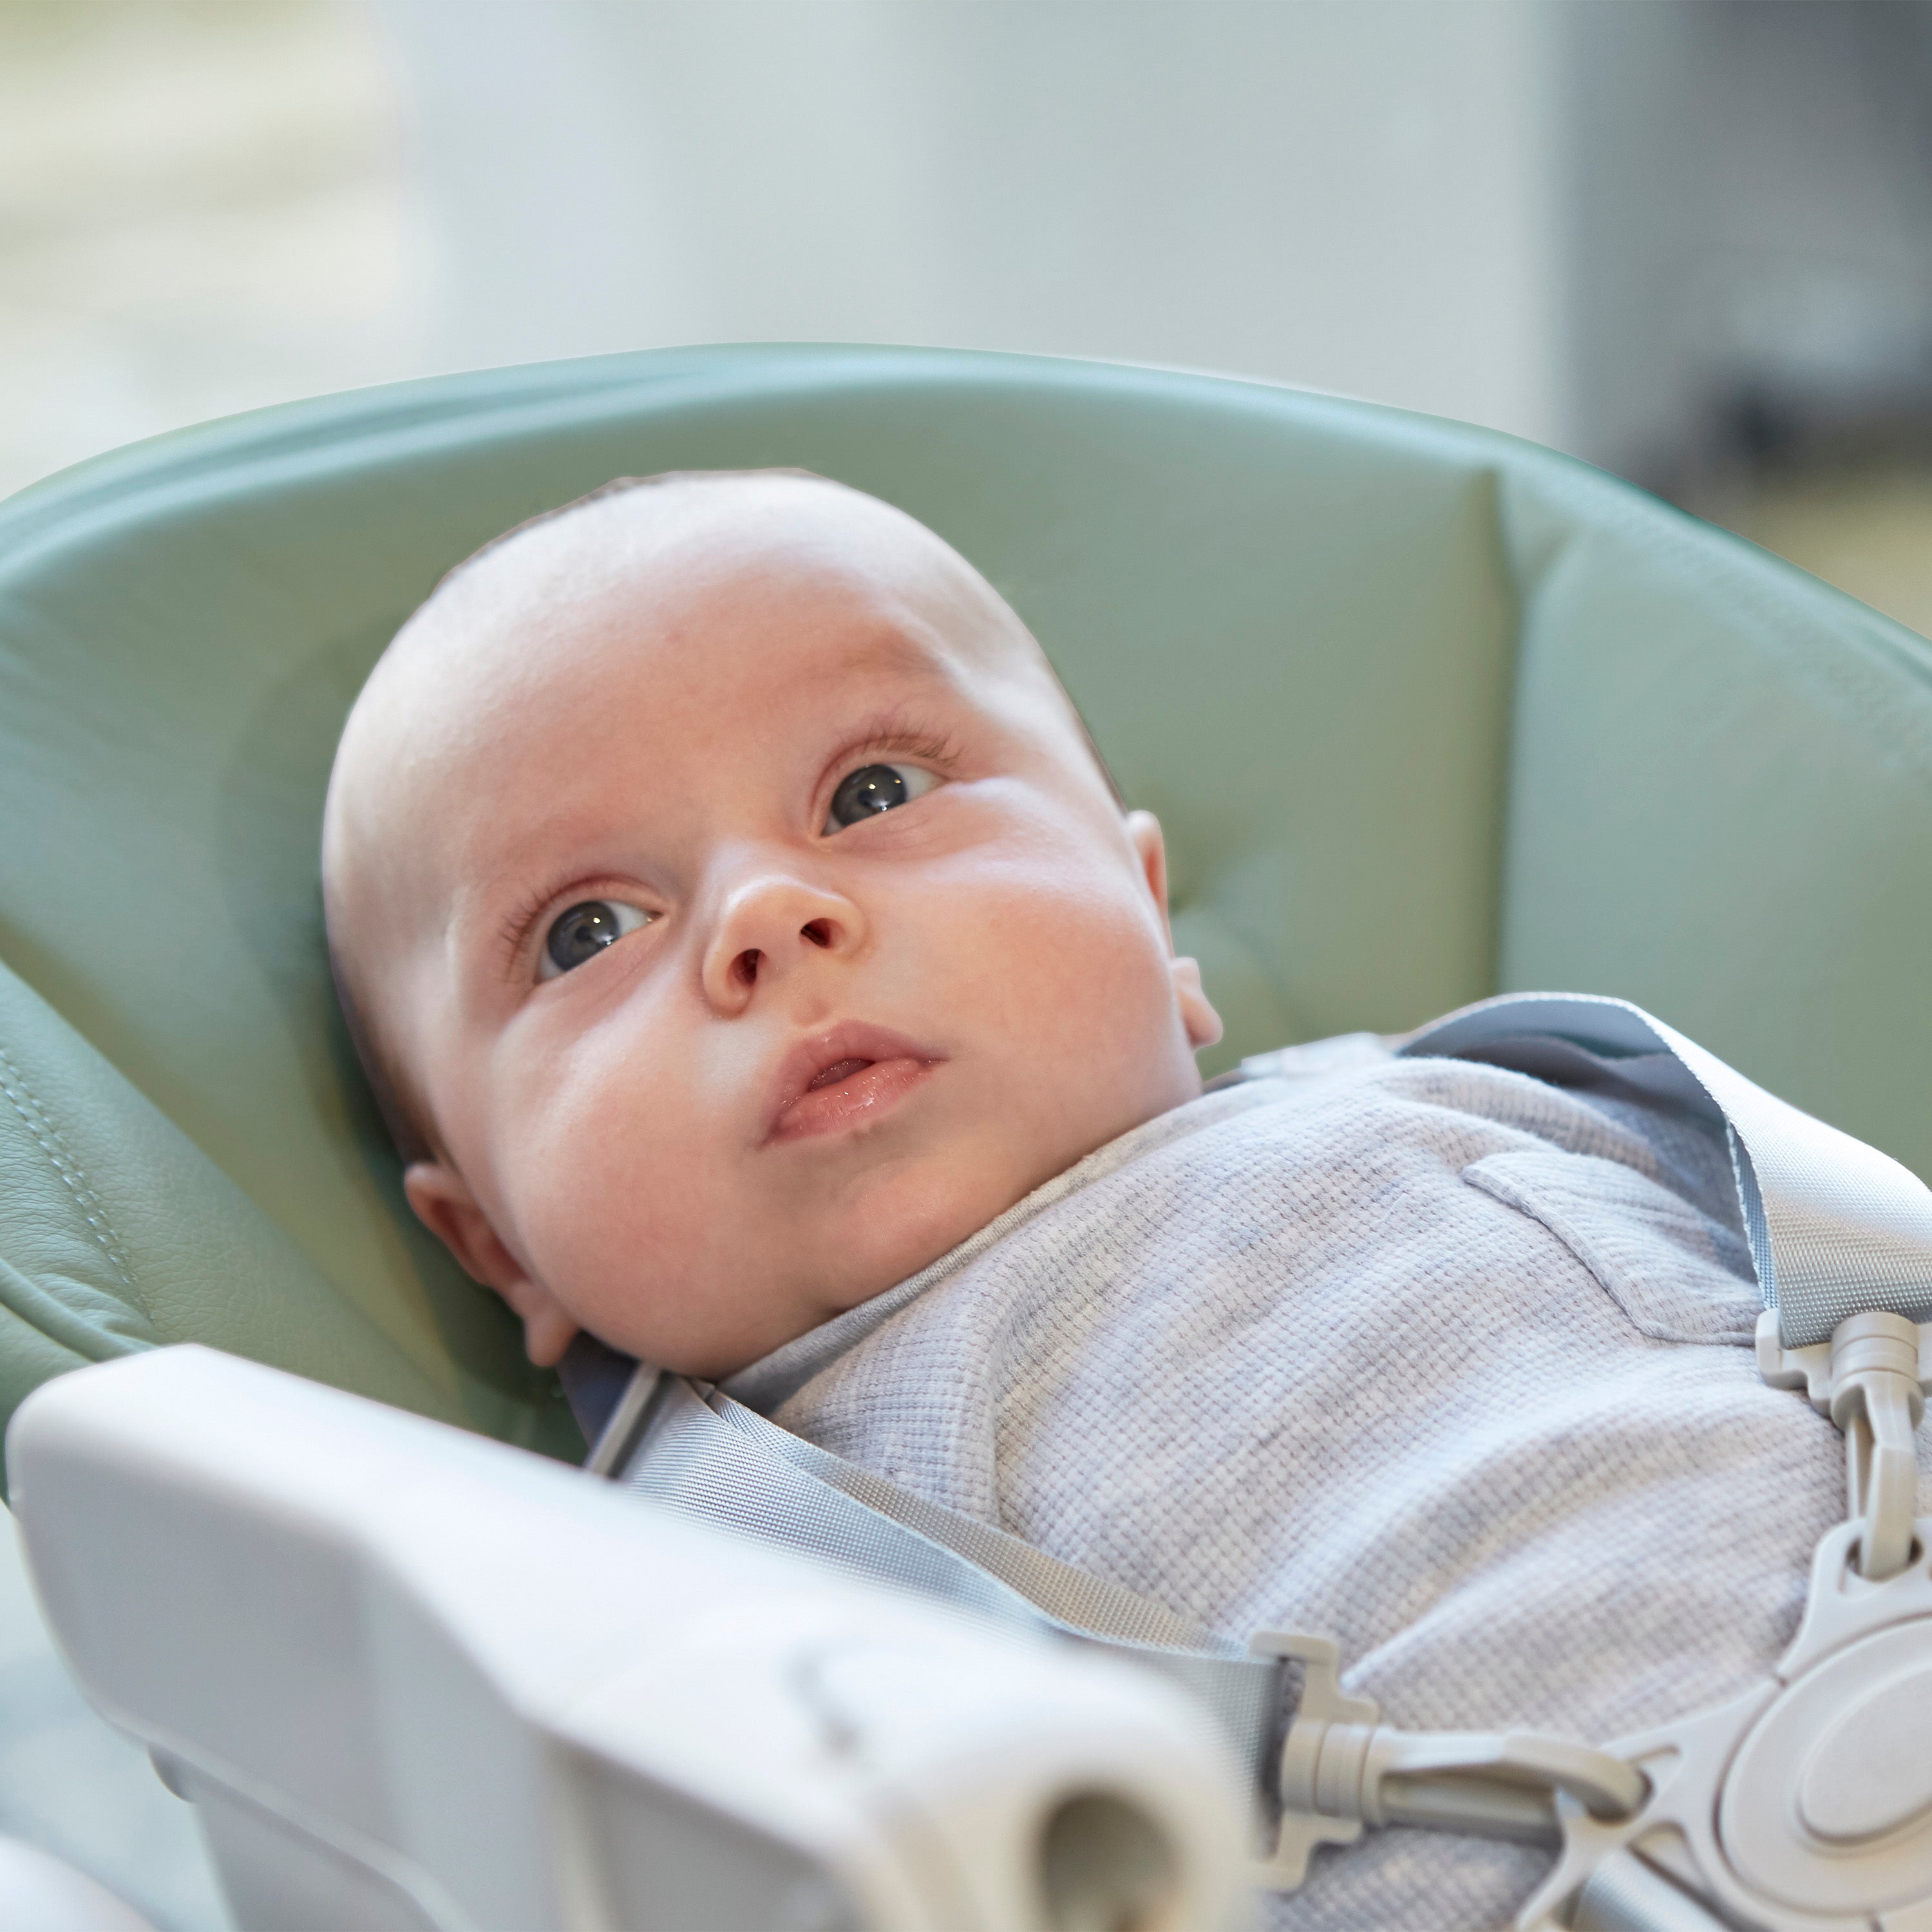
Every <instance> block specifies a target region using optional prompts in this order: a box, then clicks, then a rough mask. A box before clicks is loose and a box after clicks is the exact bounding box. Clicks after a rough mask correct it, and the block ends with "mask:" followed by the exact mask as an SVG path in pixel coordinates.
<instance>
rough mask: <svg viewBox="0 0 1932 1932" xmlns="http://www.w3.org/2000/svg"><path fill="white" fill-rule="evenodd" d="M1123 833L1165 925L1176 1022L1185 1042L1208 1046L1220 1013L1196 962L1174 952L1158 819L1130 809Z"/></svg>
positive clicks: (1164, 845)
mask: <svg viewBox="0 0 1932 1932" xmlns="http://www.w3.org/2000/svg"><path fill="white" fill-rule="evenodd" d="M1127 836H1128V837H1129V838H1130V839H1132V840H1133V846H1134V850H1136V852H1137V853H1139V854H1140V861H1141V871H1142V873H1143V874H1144V875H1145V877H1146V879H1147V883H1148V891H1149V892H1151V893H1153V895H1154V904H1156V905H1157V906H1158V907H1160V919H1161V924H1162V925H1163V926H1166V927H1167V950H1168V956H1169V957H1168V965H1169V971H1172V974H1173V975H1174V996H1175V1001H1177V1003H1178V1004H1179V1006H1180V1008H1181V1025H1183V1026H1184V1027H1185V1028H1187V1040H1188V1044H1189V1045H1190V1046H1194V1047H1197V1048H1199V1047H1203V1046H1213V1045H1214V1043H1215V1042H1216V1041H1217V1040H1219V1039H1220V1037H1221V1016H1220V1014H1219V1013H1217V1012H1216V1011H1215V1010H1214V1007H1212V1006H1211V1005H1210V1004H1209V1003H1208V995H1207V994H1206V993H1205V992H1204V991H1203V990H1202V986H1201V968H1200V966H1199V963H1198V962H1196V961H1194V960H1192V959H1187V958H1186V957H1184V956H1176V955H1175V950H1174V932H1173V929H1172V927H1171V926H1168V923H1167V841H1166V840H1165V839H1164V838H1163V837H1162V836H1161V831H1160V820H1159V819H1157V817H1155V816H1154V814H1153V813H1152V812H1151V811H1130V812H1129V813H1128V814H1127Z"/></svg>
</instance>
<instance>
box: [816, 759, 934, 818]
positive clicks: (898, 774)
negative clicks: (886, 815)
mask: <svg viewBox="0 0 1932 1932" xmlns="http://www.w3.org/2000/svg"><path fill="white" fill-rule="evenodd" d="M938 782H939V781H938V778H935V777H934V776H933V775H932V772H927V771H922V770H921V769H919V766H916V765H861V766H859V769H857V770H856V772H847V774H846V775H845V776H844V777H843V778H841V779H840V780H839V781H838V790H836V791H835V792H834V793H832V809H831V811H829V813H828V814H826V820H825V824H824V826H823V829H824V830H825V831H826V832H837V831H839V830H841V829H843V828H844V826H847V825H856V824H857V823H858V822H859V820H860V819H862V818H870V817H871V816H872V814H874V812H878V811H891V810H892V807H893V806H894V805H904V803H905V802H906V801H907V799H914V798H917V797H919V796H920V795H921V793H925V792H929V791H930V790H932V788H933V787H934V786H935V785H936V784H938Z"/></svg>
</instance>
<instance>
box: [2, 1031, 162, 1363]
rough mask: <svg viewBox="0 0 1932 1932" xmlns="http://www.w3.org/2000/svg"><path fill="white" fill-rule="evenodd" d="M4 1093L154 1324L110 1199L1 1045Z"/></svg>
mask: <svg viewBox="0 0 1932 1932" xmlns="http://www.w3.org/2000/svg"><path fill="white" fill-rule="evenodd" d="M0 1094H5V1095H6V1097H7V1100H8V1101H9V1102H10V1103H11V1104H12V1106H13V1111H14V1112H15V1113H17V1114H18V1115H20V1119H21V1121H22V1122H23V1124H25V1126H26V1130H27V1131H28V1133H30V1134H31V1135H32V1136H33V1137H34V1142H35V1143H36V1144H37V1145H38V1147H39V1148H40V1151H41V1153H43V1154H45V1155H46V1157H47V1161H48V1164H49V1166H51V1167H52V1169H53V1171H54V1172H55V1173H56V1174H57V1175H59V1176H60V1178H61V1181H62V1184H63V1185H64V1186H65V1187H66V1189H67V1190H68V1193H70V1194H71V1195H72V1196H74V1202H75V1205H77V1207H78V1208H80V1214H81V1218H82V1220H84V1221H85V1222H86V1223H87V1225H88V1227H89V1230H90V1231H91V1232H92V1234H93V1236H94V1238H95V1241H97V1242H98V1244H100V1247H101V1253H103V1254H104V1255H105V1256H107V1259H108V1260H109V1262H110V1263H111V1264H112V1265H113V1269H114V1272H115V1274H118V1276H119V1277H121V1286H123V1287H124V1288H125V1289H127V1292H128V1293H129V1294H130V1295H132V1296H133V1298H134V1299H135V1301H136V1302H138V1303H139V1304H140V1308H141V1312H142V1314H144V1315H145V1316H146V1317H147V1318H148V1322H150V1323H151V1324H153V1323H154V1310H152V1309H151V1308H150V1307H148V1298H147V1297H146V1296H145V1295H143V1294H142V1292H141V1291H140V1289H139V1288H138V1287H136V1286H135V1282H134V1276H133V1270H132V1268H130V1265H129V1264H128V1261H127V1251H126V1250H124V1248H123V1247H121V1242H120V1238H119V1237H118V1235H115V1232H114V1224H113V1223H112V1222H111V1221H110V1220H109V1219H108V1217H107V1204H106V1202H104V1201H103V1200H102V1199H101V1196H99V1195H98V1194H97V1193H95V1191H94V1190H93V1188H92V1187H90V1186H89V1184H88V1179H87V1175H86V1172H84V1171H83V1169H82V1167H81V1165H80V1163H79V1162H78V1161H77V1160H75V1159H74V1156H73V1154H71V1152H70V1151H68V1145H67V1142H65V1140H64V1139H62V1137H61V1133H60V1130H59V1129H58V1127H55V1125H54V1124H53V1122H52V1120H51V1119H50V1118H49V1116H48V1114H47V1110H46V1108H44V1107H43V1106H41V1104H40V1101H39V1100H38V1099H37V1097H36V1096H35V1095H34V1091H33V1089H32V1088H31V1087H29V1086H28V1085H27V1082H26V1076H24V1075H23V1073H21V1071H20V1067H18V1065H17V1064H16V1063H15V1061H13V1058H12V1056H11V1055H10V1054H9V1053H8V1052H7V1049H5V1047H0Z"/></svg>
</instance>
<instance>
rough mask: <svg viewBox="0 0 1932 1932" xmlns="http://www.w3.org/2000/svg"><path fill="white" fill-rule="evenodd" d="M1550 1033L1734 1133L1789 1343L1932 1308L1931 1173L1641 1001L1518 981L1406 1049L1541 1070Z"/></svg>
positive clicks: (1744, 1192)
mask: <svg viewBox="0 0 1932 1932" xmlns="http://www.w3.org/2000/svg"><path fill="white" fill-rule="evenodd" d="M1550 1043H1568V1044H1569V1045H1571V1046H1574V1047H1578V1048H1581V1049H1583V1051H1584V1052H1586V1053H1588V1054H1591V1055H1595V1057H1596V1058H1598V1059H1599V1060H1608V1061H1612V1062H1613V1063H1614V1064H1615V1066H1616V1072H1617V1073H1618V1074H1619V1076H1620V1077H1622V1078H1623V1079H1627V1080H1628V1081H1630V1082H1632V1083H1633V1084H1634V1085H1637V1086H1638V1087H1640V1088H1646V1089H1647V1090H1648V1091H1651V1092H1652V1093H1654V1094H1657V1095H1658V1097H1660V1098H1662V1099H1669V1100H1675V1101H1677V1102H1678V1103H1680V1104H1681V1105H1682V1106H1684V1107H1685V1109H1687V1110H1688V1111H1689V1112H1691V1113H1693V1114H1695V1115H1698V1116H1699V1117H1700V1118H1702V1119H1703V1121H1705V1122H1706V1124H1709V1126H1710V1127H1712V1129H1713V1130H1714V1131H1716V1132H1718V1133H1722V1134H1723V1135H1724V1136H1725V1137H1726V1139H1727V1140H1728V1141H1729V1142H1730V1150H1731V1164H1732V1171H1733V1174H1734V1175H1735V1176H1736V1181H1737V1188H1738V1197H1739V1206H1740V1208H1741V1209H1742V1214H1743V1218H1744V1226H1745V1234H1746V1235H1747V1236H1748V1238H1749V1241H1750V1243H1751V1259H1752V1262H1754V1265H1755V1266H1756V1268H1757V1279H1758V1286H1759V1288H1760V1290H1761V1291H1762V1292H1763V1295H1764V1300H1765V1306H1766V1307H1768V1308H1772V1309H1775V1310H1776V1311H1777V1313H1778V1328H1779V1332H1780V1335H1781V1339H1782V1340H1783V1342H1784V1346H1786V1347H1787V1349H1797V1348H1802V1347H1805V1346H1808V1344H1810V1343H1815V1342H1824V1341H1828V1340H1830V1338H1831V1335H1832V1331H1833V1330H1834V1329H1835V1328H1837V1327H1838V1324H1839V1323H1840V1322H1842V1321H1843V1319H1845V1317H1846V1316H1848V1315H1858V1314H1863V1313H1866V1312H1867V1311H1868V1310H1873V1309H1887V1310H1890V1311H1891V1313H1894V1314H1897V1315H1903V1316H1908V1317H1909V1318H1910V1319H1912V1321H1915V1322H1924V1321H1927V1320H1932V1191H1928V1190H1927V1188H1926V1186H1925V1184H1924V1182H1923V1181H1921V1180H1919V1179H1918V1177H1917V1175H1914V1174H1912V1173H1911V1172H1909V1170H1907V1169H1905V1168H1903V1167H1901V1166H1900V1165H1899V1164H1898V1163H1897V1161H1895V1160H1892V1159H1891V1157H1890V1156H1888V1155H1886V1154H1880V1153H1879V1151H1878V1150H1877V1149H1876V1148H1870V1147H1867V1146H1866V1145H1865V1144H1864V1142H1862V1141H1856V1140H1854V1139H1852V1137H1851V1136H1850V1135H1849V1134H1846V1133H1840V1132H1839V1130H1838V1129H1837V1128H1836V1127H1827V1126H1826V1124H1825V1123H1824V1122H1823V1121H1820V1120H1814V1118H1812V1116H1811V1115H1809V1114H1805V1113H1801V1112H1799V1110H1798V1109H1796V1107H1793V1106H1790V1104H1789V1103H1787V1102H1785V1101H1783V1100H1778V1099H1776V1098H1775V1097H1774V1096H1772V1095H1771V1094H1767V1093H1766V1091H1764V1089H1763V1088H1761V1087H1759V1086H1757V1085H1754V1083H1753V1082H1751V1081H1749V1080H1747V1079H1745V1077H1744V1076H1743V1075H1742V1073H1738V1072H1736V1070H1734V1069H1733V1068H1731V1067H1727V1066H1726V1065H1725V1064H1724V1062H1723V1061H1721V1060H1720V1059H1718V1058H1717V1056H1716V1055H1715V1054H1710V1053H1707V1052H1705V1050H1704V1049H1703V1048H1702V1047H1701V1046H1698V1045H1697V1043H1696V1042H1695V1041H1694V1040H1686V1039H1685V1037H1684V1036H1683V1035H1682V1034H1680V1033H1677V1032H1675V1031H1673V1030H1672V1029H1671V1028H1669V1027H1667V1026H1666V1025H1664V1022H1662V1021H1661V1020H1658V1019H1652V1017H1651V1016H1650V1015H1649V1014H1648V1013H1645V1012H1644V1011H1643V1010H1642V1008H1640V1007H1634V1006H1632V1005H1631V1004H1630V1003H1629V1002H1628V1001H1626V1000H1611V999H1604V998H1598V997H1597V996H1595V995H1592V994H1586V993H1506V994H1505V995H1502V996H1501V997H1500V998H1496V999H1493V1000H1484V1001H1482V1002H1481V1004H1478V1005H1476V1006H1473V1007H1465V1008H1464V1009H1463V1010H1462V1011H1461V1012H1460V1013H1451V1014H1450V1015H1449V1016H1448V1018H1447V1019H1440V1020H1438V1021H1436V1022H1435V1023H1434V1024H1433V1025H1430V1026H1426V1027H1424V1028H1422V1030H1421V1031H1420V1032H1419V1033H1417V1034H1413V1035H1412V1036H1411V1037H1410V1038H1409V1040H1406V1041H1405V1042H1404V1043H1403V1046H1402V1047H1401V1048H1400V1049H1399V1050H1400V1052H1402V1053H1403V1054H1405V1055H1424V1056H1439V1057H1442V1058H1452V1059H1472V1060H1487V1061H1493V1062H1496V1063H1498V1064H1502V1065H1505V1066H1516V1067H1521V1068H1522V1069H1523V1071H1525V1072H1526V1073H1538V1072H1539V1071H1544V1068H1542V1067H1539V1065H1538V1060H1539V1057H1540V1056H1541V1055H1544V1054H1545V1053H1547V1051H1548V1048H1549V1045H1550ZM1551 1071H1555V1070H1551ZM1558 1077H1559V1078H1560V1077H1561V1076H1560V1073H1559V1075H1558Z"/></svg>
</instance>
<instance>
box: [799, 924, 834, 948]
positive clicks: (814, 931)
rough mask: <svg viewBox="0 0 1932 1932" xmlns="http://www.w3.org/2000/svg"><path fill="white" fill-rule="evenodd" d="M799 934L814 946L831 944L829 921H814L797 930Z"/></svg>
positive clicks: (830, 925)
mask: <svg viewBox="0 0 1932 1932" xmlns="http://www.w3.org/2000/svg"><path fill="white" fill-rule="evenodd" d="M799 933H800V935H802V937H803V938H806V939H808V940H810V941H811V943H812V944H813V945H814V946H829V945H830V944H832V922H831V921H830V920H829V919H811V920H810V921H808V922H807V923H806V924H805V925H803V926H800V927H799Z"/></svg>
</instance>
